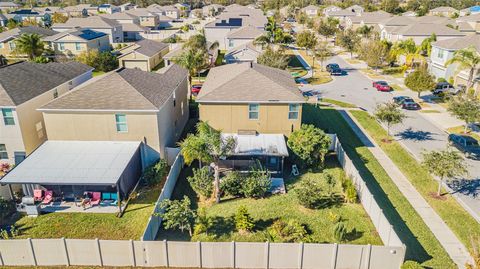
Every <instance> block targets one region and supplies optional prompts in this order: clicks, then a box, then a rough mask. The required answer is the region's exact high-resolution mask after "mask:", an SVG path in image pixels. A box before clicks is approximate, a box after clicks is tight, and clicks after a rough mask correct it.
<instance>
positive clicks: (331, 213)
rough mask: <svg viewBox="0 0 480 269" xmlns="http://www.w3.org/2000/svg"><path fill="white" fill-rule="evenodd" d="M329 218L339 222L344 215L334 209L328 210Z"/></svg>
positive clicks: (331, 220) (333, 221)
mask: <svg viewBox="0 0 480 269" xmlns="http://www.w3.org/2000/svg"><path fill="white" fill-rule="evenodd" d="M328 220H330V222H332V223H337V222H339V221H341V220H342V216H340V215H339V214H337V213H334V212H332V211H328Z"/></svg>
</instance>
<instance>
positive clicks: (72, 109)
mask: <svg viewBox="0 0 480 269" xmlns="http://www.w3.org/2000/svg"><path fill="white" fill-rule="evenodd" d="M187 92H188V71H187V70H185V69H183V68H182V67H180V66H178V65H171V66H168V67H166V68H164V69H161V70H159V71H158V72H157V73H153V72H145V71H142V70H139V69H126V68H120V69H118V70H115V71H112V72H110V73H107V74H104V75H102V76H99V77H95V78H93V79H92V80H90V81H89V82H88V83H85V84H83V85H81V86H79V87H77V88H75V89H73V90H72V91H70V92H69V93H68V94H66V95H64V96H62V97H61V98H58V99H56V100H53V101H52V102H50V103H48V104H46V105H44V106H42V107H41V108H40V109H39V111H41V112H43V117H44V119H45V129H46V130H47V135H48V139H49V140H50V141H57V140H63V141H135V142H141V143H142V149H141V152H142V153H141V155H142V161H143V167H145V166H146V165H148V164H151V163H152V162H154V161H156V160H158V159H159V158H160V157H162V158H164V157H165V156H166V154H167V153H166V147H174V146H175V145H176V142H177V140H178V138H179V137H180V135H181V133H182V131H183V128H184V126H185V124H186V123H187V121H188V117H189V111H188V99H187Z"/></svg>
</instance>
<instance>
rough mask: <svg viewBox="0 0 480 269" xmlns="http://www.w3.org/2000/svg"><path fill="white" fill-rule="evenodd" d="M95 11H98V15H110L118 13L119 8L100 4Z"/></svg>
mask: <svg viewBox="0 0 480 269" xmlns="http://www.w3.org/2000/svg"><path fill="white" fill-rule="evenodd" d="M97 10H98V13H107V14H112V13H115V12H120V7H117V6H115V5H112V4H102V5H99V6H98V8H97Z"/></svg>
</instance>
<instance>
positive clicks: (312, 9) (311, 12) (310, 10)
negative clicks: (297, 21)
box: [302, 5, 320, 17]
mask: <svg viewBox="0 0 480 269" xmlns="http://www.w3.org/2000/svg"><path fill="white" fill-rule="evenodd" d="M319 9H320V8H319V7H317V6H314V5H309V6H306V7H304V8H302V12H304V13H305V14H306V15H307V16H309V17H316V16H318V11H319Z"/></svg>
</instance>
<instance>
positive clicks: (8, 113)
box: [2, 108, 15, 125]
mask: <svg viewBox="0 0 480 269" xmlns="http://www.w3.org/2000/svg"><path fill="white" fill-rule="evenodd" d="M2 115H3V122H4V123H5V125H15V119H14V117H13V109H11V108H2Z"/></svg>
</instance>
